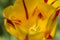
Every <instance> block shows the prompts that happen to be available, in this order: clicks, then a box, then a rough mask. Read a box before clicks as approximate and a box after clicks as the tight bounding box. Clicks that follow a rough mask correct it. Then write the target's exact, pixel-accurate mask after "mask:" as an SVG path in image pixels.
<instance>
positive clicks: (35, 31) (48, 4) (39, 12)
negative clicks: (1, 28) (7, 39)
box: [3, 0, 60, 40]
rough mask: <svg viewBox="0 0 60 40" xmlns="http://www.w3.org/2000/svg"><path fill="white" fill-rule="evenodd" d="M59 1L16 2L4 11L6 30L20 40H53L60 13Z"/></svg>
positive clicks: (24, 0)
mask: <svg viewBox="0 0 60 40" xmlns="http://www.w3.org/2000/svg"><path fill="white" fill-rule="evenodd" d="M58 1H59V0H53V1H52V0H16V1H15V3H14V4H13V5H10V6H8V7H7V8H5V9H4V11H3V16H4V18H5V19H4V25H5V29H6V30H7V32H8V33H10V34H12V35H14V36H15V37H17V38H18V39H19V40H52V39H53V38H54V35H55V31H56V25H57V22H56V19H57V16H58V14H59V12H60V5H59V3H58ZM56 2H57V3H58V4H57V3H56ZM59 2H60V1H59ZM55 3H56V5H54V4H55Z"/></svg>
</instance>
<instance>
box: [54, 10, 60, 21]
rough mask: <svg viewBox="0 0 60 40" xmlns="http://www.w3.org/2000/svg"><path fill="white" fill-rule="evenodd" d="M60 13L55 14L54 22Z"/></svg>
mask: <svg viewBox="0 0 60 40" xmlns="http://www.w3.org/2000/svg"><path fill="white" fill-rule="evenodd" d="M59 12H60V10H57V11H56V14H55V17H54V20H55V19H56V18H57V16H58V15H59Z"/></svg>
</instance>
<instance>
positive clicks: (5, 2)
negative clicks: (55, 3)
mask: <svg viewBox="0 0 60 40" xmlns="http://www.w3.org/2000/svg"><path fill="white" fill-rule="evenodd" d="M14 1H15V0H0V40H17V38H16V37H14V36H12V35H10V34H9V33H7V32H6V30H5V28H4V25H3V24H4V23H3V22H4V18H3V15H2V13H3V10H4V8H6V7H8V6H9V5H13V3H14ZM57 23H58V25H57V28H56V34H55V37H54V39H53V40H60V14H59V16H58V18H57Z"/></svg>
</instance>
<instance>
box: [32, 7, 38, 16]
mask: <svg viewBox="0 0 60 40" xmlns="http://www.w3.org/2000/svg"><path fill="white" fill-rule="evenodd" d="M36 9H37V7H36V8H35V9H34V11H33V13H32V16H34V14H35V12H36Z"/></svg>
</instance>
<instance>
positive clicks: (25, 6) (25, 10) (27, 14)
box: [23, 0, 29, 19]
mask: <svg viewBox="0 0 60 40" xmlns="http://www.w3.org/2000/svg"><path fill="white" fill-rule="evenodd" d="M23 5H24V9H25V12H26V19H28V18H29V17H28V11H27V8H26V5H25V2H24V0H23Z"/></svg>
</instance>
